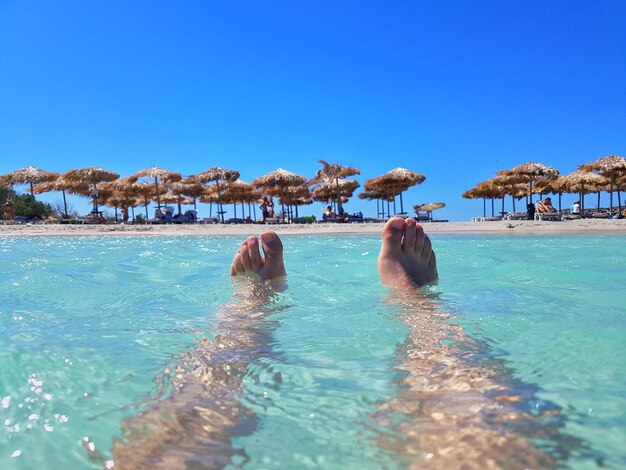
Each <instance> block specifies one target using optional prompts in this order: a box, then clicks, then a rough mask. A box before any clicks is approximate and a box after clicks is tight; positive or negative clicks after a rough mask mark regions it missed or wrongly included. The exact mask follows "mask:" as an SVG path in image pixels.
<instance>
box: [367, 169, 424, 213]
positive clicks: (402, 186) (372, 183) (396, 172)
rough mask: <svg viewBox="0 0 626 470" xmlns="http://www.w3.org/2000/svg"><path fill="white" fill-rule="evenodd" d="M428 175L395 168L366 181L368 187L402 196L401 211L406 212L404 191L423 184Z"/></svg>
mask: <svg viewBox="0 0 626 470" xmlns="http://www.w3.org/2000/svg"><path fill="white" fill-rule="evenodd" d="M425 179H426V176H424V175H422V174H420V173H416V172H414V171H411V170H407V169H406V168H394V169H393V170H391V171H389V172H387V173H385V174H384V175H381V176H378V177H376V178H372V179H371V180H368V181H367V182H366V186H365V188H366V189H378V190H382V191H383V192H385V191H386V192H387V193H388V194H390V195H393V196H397V195H399V196H400V213H401V214H404V207H403V202H402V193H403V192H404V191H406V190H407V189H409V188H410V187H411V186H415V185H416V184H422V183H423V182H424V180H425ZM394 209H395V199H394Z"/></svg>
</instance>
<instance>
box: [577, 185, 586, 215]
mask: <svg viewBox="0 0 626 470" xmlns="http://www.w3.org/2000/svg"><path fill="white" fill-rule="evenodd" d="M578 198H579V199H580V214H581V216H582V217H584V216H585V193H584V192H583V190H582V189H581V190H580V192H579V193H578Z"/></svg>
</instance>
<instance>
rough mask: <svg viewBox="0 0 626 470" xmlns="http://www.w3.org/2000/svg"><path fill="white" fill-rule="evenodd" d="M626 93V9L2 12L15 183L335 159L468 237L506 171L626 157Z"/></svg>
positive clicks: (620, 5) (84, 6)
mask: <svg viewBox="0 0 626 470" xmlns="http://www.w3.org/2000/svg"><path fill="white" fill-rule="evenodd" d="M625 84H626V2H624V1H621V0H597V1H568V2H564V1H558V2H557V1H525V2H502V1H473V2H467V1H438V2H418V1H411V2H402V1H394V2H383V1H379V2H373V1H316V2H304V1H296V0H293V1H285V2H282V1H266V2H261V1H256V2H247V1H229V2H208V1H197V2H196V1H186V2H159V1H135V2H132V1H131V2H129V1H107V2H98V1H94V2H85V1H82V0H76V1H61V2H43V1H41V2H35V1H28V0H26V1H24V0H19V1H17V0H15V1H14V0H0V173H6V172H9V171H12V170H15V169H18V168H21V167H24V166H27V165H34V166H38V167H41V168H44V169H46V170H49V171H55V172H65V171H67V170H70V169H74V168H80V167H86V166H92V165H95V166H101V167H103V168H106V169H110V170H113V171H116V172H118V173H120V174H122V175H129V174H132V173H134V172H136V171H138V170H140V169H143V168H146V167H149V166H152V165H156V166H160V167H164V168H168V169H171V170H175V171H179V172H181V173H183V174H185V175H186V174H193V173H198V172H200V171H202V170H205V169H207V168H209V167H212V166H216V165H217V166H222V167H226V168H232V169H236V170H238V171H240V172H241V178H242V179H243V180H246V181H251V180H252V179H254V178H255V177H257V176H260V175H262V174H265V173H267V172H269V171H272V170H274V169H276V168H278V167H282V168H285V169H287V170H290V171H293V172H295V173H299V174H302V175H304V176H307V177H310V176H312V175H313V174H314V172H315V171H316V170H317V169H318V168H319V164H318V163H317V160H319V159H320V158H323V159H326V160H328V161H330V162H338V163H342V164H346V165H353V166H356V167H358V168H360V169H361V170H362V175H361V177H359V178H358V179H359V181H360V182H361V183H363V182H364V181H365V180H366V179H368V178H372V177H374V176H377V175H379V174H382V173H384V172H386V171H389V170H391V169H392V168H395V167H397V166H401V167H405V168H409V169H411V170H414V171H417V172H419V173H423V174H425V175H426V181H425V182H424V183H423V184H422V185H420V186H418V187H416V188H414V189H411V190H410V191H408V192H407V193H406V194H405V197H404V201H405V204H406V205H408V206H410V205H412V204H416V203H423V202H436V201H443V202H445V203H446V204H447V207H446V208H445V209H442V210H440V211H439V212H438V213H436V215H437V216H439V217H440V218H446V219H450V220H467V219H469V218H470V217H471V216H473V215H479V214H480V213H482V202H481V201H468V200H463V199H462V198H461V193H462V192H463V191H465V190H466V189H469V188H470V187H472V186H473V185H475V184H476V183H477V182H479V181H481V180H484V179H487V178H490V177H492V176H493V175H494V173H495V172H496V171H497V170H501V169H505V168H510V167H513V166H515V165H517V164H520V163H523V162H526V161H529V160H533V161H540V162H542V163H545V164H547V165H550V166H554V167H556V168H557V169H558V170H559V171H561V172H562V173H569V172H571V171H573V170H575V169H576V167H577V165H579V164H582V163H586V162H589V161H592V160H595V159H597V158H598V157H601V156H605V155H609V154H617V155H626V86H625ZM23 189H25V188H23ZM357 191H360V190H357ZM44 199H45V200H48V201H51V202H54V201H58V200H60V199H61V196H60V194H56V193H51V194H48V195H46V196H44ZM590 199H593V198H590ZM606 199H607V200H608V196H607V197H606ZM565 200H566V201H567V202H571V201H573V200H574V196H571V197H566V199H565ZM72 204H73V205H74V206H75V207H76V208H78V209H80V210H81V211H82V212H87V211H88V202H87V201H86V200H85V199H80V198H73V199H72ZM508 204H509V202H508V201H507V205H508ZM607 204H608V202H607ZM346 208H347V209H348V210H349V211H350V212H355V211H363V212H364V213H366V215H372V216H373V215H374V213H375V210H376V209H375V203H368V202H364V201H360V200H358V199H356V198H354V199H353V201H351V202H350V203H349V204H348V205H347V206H346ZM203 212H207V214H204V213H203ZM302 212H303V213H310V214H316V215H318V216H319V214H320V212H321V204H319V203H316V204H315V205H313V206H308V207H306V208H304V209H303V211H302ZM201 215H205V216H206V215H208V208H205V209H202V210H201Z"/></svg>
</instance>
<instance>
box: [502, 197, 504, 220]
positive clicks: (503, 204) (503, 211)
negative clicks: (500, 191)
mask: <svg viewBox="0 0 626 470" xmlns="http://www.w3.org/2000/svg"><path fill="white" fill-rule="evenodd" d="M502 217H504V196H502Z"/></svg>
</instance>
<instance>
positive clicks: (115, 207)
mask: <svg viewBox="0 0 626 470" xmlns="http://www.w3.org/2000/svg"><path fill="white" fill-rule="evenodd" d="M115 223H117V206H115Z"/></svg>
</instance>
